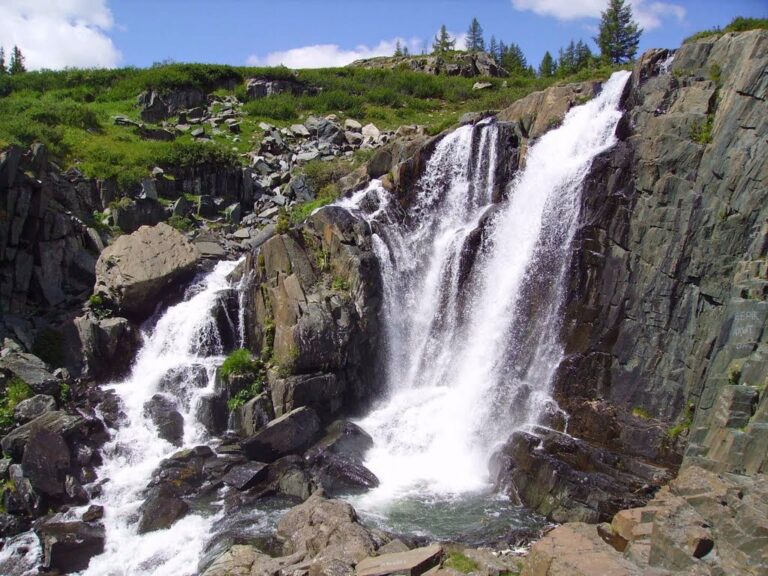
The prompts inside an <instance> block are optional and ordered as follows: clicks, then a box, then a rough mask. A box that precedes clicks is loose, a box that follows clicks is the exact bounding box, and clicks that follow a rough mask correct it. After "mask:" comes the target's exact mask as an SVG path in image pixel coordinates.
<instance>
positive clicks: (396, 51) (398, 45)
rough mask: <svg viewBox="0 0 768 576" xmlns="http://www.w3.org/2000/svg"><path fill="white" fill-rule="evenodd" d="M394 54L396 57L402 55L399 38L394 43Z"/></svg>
mask: <svg viewBox="0 0 768 576" xmlns="http://www.w3.org/2000/svg"><path fill="white" fill-rule="evenodd" d="M394 55H395V57H397V58H399V57H400V56H402V55H403V46H402V44H400V40H398V41H397V43H395V54H394Z"/></svg>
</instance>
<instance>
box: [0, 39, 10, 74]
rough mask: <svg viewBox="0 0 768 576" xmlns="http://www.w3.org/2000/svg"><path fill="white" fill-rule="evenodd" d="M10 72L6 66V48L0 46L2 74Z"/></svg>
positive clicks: (0, 70) (0, 72)
mask: <svg viewBox="0 0 768 576" xmlns="http://www.w3.org/2000/svg"><path fill="white" fill-rule="evenodd" d="M6 74H8V69H7V68H6V67H5V49H4V48H3V47H2V46H0V76H5V75H6Z"/></svg>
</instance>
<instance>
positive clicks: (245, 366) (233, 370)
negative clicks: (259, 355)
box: [219, 348, 259, 378]
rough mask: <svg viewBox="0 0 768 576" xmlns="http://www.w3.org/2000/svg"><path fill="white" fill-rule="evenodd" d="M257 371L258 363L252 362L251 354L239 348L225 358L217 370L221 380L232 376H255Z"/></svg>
mask: <svg viewBox="0 0 768 576" xmlns="http://www.w3.org/2000/svg"><path fill="white" fill-rule="evenodd" d="M258 370H259V365H258V362H257V361H256V360H254V358H253V356H252V355H251V353H250V352H249V351H248V350H246V349H245V348H240V349H238V350H235V351H234V352H232V353H231V354H230V355H229V356H227V358H226V359H225V360H224V363H223V364H222V365H221V368H219V375H220V376H221V377H222V378H228V377H229V376H233V375H238V376H247V375H250V374H256V373H257V372H258Z"/></svg>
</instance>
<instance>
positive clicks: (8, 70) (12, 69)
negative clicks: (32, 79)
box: [0, 46, 27, 76]
mask: <svg viewBox="0 0 768 576" xmlns="http://www.w3.org/2000/svg"><path fill="white" fill-rule="evenodd" d="M26 71H27V68H26V66H24V55H23V54H22V53H21V50H19V47H18V46H14V47H13V50H12V51H11V60H10V62H9V63H8V64H7V65H6V63H5V49H4V48H3V47H2V46H0V76H5V75H6V74H23V73H24V72H26Z"/></svg>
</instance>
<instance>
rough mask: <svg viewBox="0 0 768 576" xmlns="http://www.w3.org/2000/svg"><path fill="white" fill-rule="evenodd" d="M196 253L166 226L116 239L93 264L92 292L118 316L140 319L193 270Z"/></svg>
mask: <svg viewBox="0 0 768 576" xmlns="http://www.w3.org/2000/svg"><path fill="white" fill-rule="evenodd" d="M198 258H199V253H198V251H197V248H195V247H194V246H193V245H192V244H190V243H189V241H188V240H187V239H186V237H185V236H184V235H182V234H181V233H179V232H178V231H177V230H175V229H173V228H171V227H170V226H168V225H167V224H158V225H157V226H154V227H147V226H144V227H142V228H140V229H139V230H138V231H136V232H134V233H133V234H130V235H126V236H121V237H119V238H118V239H117V240H116V241H115V242H114V243H113V244H112V245H111V246H109V247H108V248H106V249H105V250H104V251H103V252H102V253H101V255H100V256H99V260H98V262H97V264H96V287H95V289H94V292H95V293H96V294H99V295H102V297H103V298H104V299H105V300H106V301H107V302H110V303H111V305H113V306H114V308H115V309H116V310H117V311H118V312H119V313H121V314H125V315H127V316H128V317H131V318H134V319H142V318H145V317H147V316H148V315H149V314H151V313H152V312H153V311H154V310H155V308H156V306H157V304H158V302H159V301H161V300H162V299H163V297H165V296H166V295H168V293H169V292H171V293H172V292H173V290H174V289H175V288H177V287H178V285H179V283H180V282H181V281H182V280H184V279H185V278H188V277H189V276H190V274H191V273H192V272H194V270H195V265H196V264H197V261H198Z"/></svg>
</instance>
